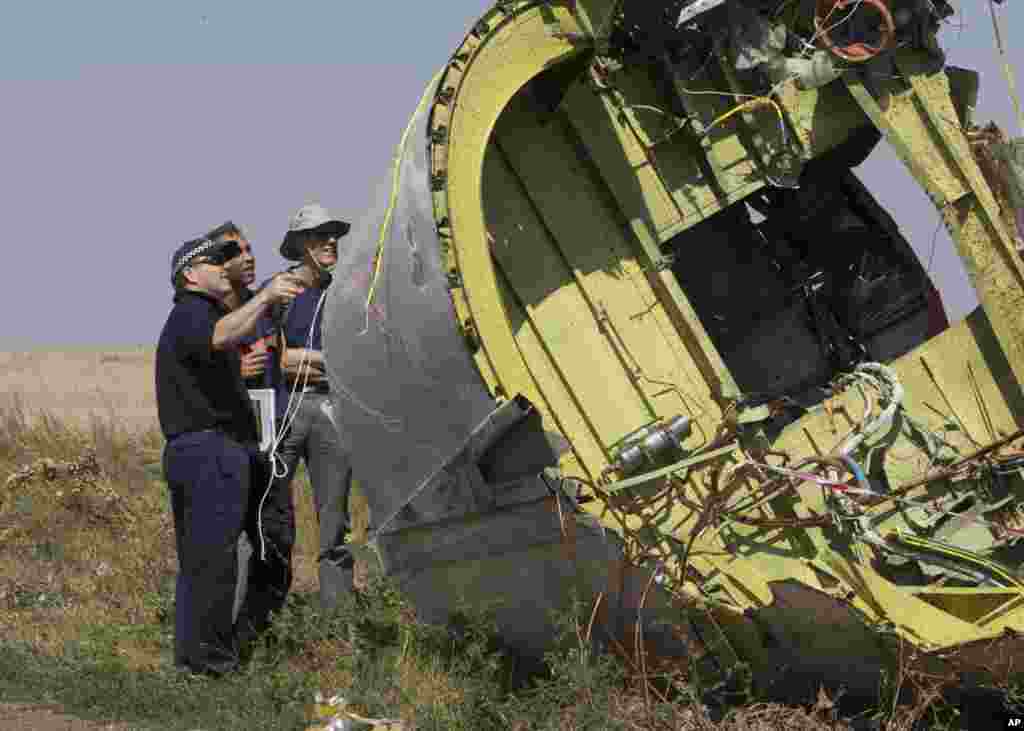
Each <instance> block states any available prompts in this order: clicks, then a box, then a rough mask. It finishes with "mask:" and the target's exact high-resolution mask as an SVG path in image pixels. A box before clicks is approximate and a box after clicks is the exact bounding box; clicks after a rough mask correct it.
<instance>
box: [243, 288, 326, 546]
mask: <svg viewBox="0 0 1024 731" xmlns="http://www.w3.org/2000/svg"><path fill="white" fill-rule="evenodd" d="M326 297H327V290H326V289H325V290H324V291H323V293H322V294H321V295H320V299H319V300H318V301H317V303H316V309H315V310H314V311H313V320H312V322H311V323H310V326H309V334H308V335H307V336H306V347H305V348H303V350H302V357H301V358H300V359H299V374H300V378H302V379H303V382H302V390H301V391H299V400H298V402H295V391H296V389H297V388H298V386H299V378H296V379H295V381H294V383H292V391H291V393H290V394H289V396H288V405H287V406H285V410H284V418H282V420H281V428H280V429H279V430H275V434H274V436H273V439H272V440H271V443H270V478H269V479H268V480H267V489H266V490H265V491H264V493H263V497H261V498H260V504H259V507H258V508H257V509H256V525H257V528H258V532H259V534H260V560H261V561H266V560H267V541H266V538H265V537H264V535H263V503H265V502H266V500H267V497H268V496H269V495H270V491H271V489H273V487H274V478H283V477H286V476H287V474H288V467H287V465H285V463H284V460H282V459H280V458H279V457H278V455H277V450H278V447H279V446H280V444H281V442H282V441H284V435H285V434H286V433H288V428H289V427H290V426H291V425H292V423H293V422H294V421H295V417H296V416H297V415H298V413H299V408H300V407H301V406H302V399H303V398H305V396H306V385H307V384H308V383H309V369H308V368H306V362H307V361H308V360H309V352H310V350H312V347H313V331H314V330H315V329H316V319H317V317H318V316H319V315H320V308H321V307H322V306H323V303H324V299H326ZM282 341H283V338H282ZM281 349H282V350H283V351H284V353H282V357H287V352H288V343H287V342H286V341H283V342H282V343H281ZM281 375H282V377H283V376H284V369H282V370H281ZM293 402H294V403H295V408H294V409H293V408H292V404H293ZM278 463H280V465H281V466H282V468H283V469H284V471H283V472H282V473H280V474H279V473H278V471H277V466H278Z"/></svg>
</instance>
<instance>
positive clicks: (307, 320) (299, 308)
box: [284, 287, 324, 350]
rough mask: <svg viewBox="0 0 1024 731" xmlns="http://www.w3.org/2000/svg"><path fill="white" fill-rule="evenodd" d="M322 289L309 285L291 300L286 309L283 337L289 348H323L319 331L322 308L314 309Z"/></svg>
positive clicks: (322, 313)
mask: <svg viewBox="0 0 1024 731" xmlns="http://www.w3.org/2000/svg"><path fill="white" fill-rule="evenodd" d="M323 293H324V290H323V289H322V288H320V287H310V288H308V289H306V290H304V291H303V292H302V294H300V295H299V296H298V297H296V298H295V300H294V301H293V302H292V306H291V308H290V310H289V311H288V317H287V319H286V320H285V322H284V339H285V342H287V344H288V347H289V348H309V349H310V350H323V340H322V337H321V333H320V322H321V321H322V320H323V318H324V309H323V307H321V308H320V312H317V311H316V306H317V303H318V302H320V296H321V295H322V294H323ZM314 313H316V322H313V314H314ZM310 326H312V328H313V342H312V344H310V345H307V343H309V328H310Z"/></svg>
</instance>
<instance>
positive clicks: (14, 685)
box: [0, 403, 951, 731]
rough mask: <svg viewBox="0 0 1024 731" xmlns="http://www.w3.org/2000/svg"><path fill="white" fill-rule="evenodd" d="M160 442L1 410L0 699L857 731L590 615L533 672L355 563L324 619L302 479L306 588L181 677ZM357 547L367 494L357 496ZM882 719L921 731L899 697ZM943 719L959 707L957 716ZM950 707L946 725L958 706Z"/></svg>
mask: <svg viewBox="0 0 1024 731" xmlns="http://www.w3.org/2000/svg"><path fill="white" fill-rule="evenodd" d="M161 449H162V440H161V438H160V435H159V433H157V432H155V431H150V432H147V433H143V434H128V433H126V432H124V431H123V430H121V429H120V428H118V427H117V425H116V421H115V418H114V417H113V416H111V417H110V418H109V419H107V420H103V419H97V420H95V421H94V422H93V424H92V425H91V426H90V427H89V428H88V429H75V428H72V427H71V426H69V425H67V424H64V423H63V422H61V421H60V420H59V419H56V418H54V417H53V416H52V415H44V416H43V418H41V419H39V420H37V421H32V422H30V421H29V420H28V419H27V418H26V417H25V414H24V411H23V410H21V409H20V407H19V405H18V404H16V403H15V404H14V405H12V406H10V407H7V408H6V409H2V408H0V638H2V639H0V657H2V658H3V662H0V697H2V698H3V699H4V700H5V701H9V702H14V701H22V702H31V703H38V702H45V703H55V704H58V705H60V706H61V707H63V708H64V709H65V710H66V712H68V713H72V714H74V715H77V716H80V717H82V718H88V719H97V720H103V721H107V722H109V721H120V722H126V723H128V724H130V726H131V727H132V728H139V729H171V730H172V731H173V730H176V729H181V730H182V731H194V730H195V729H203V730H204V731H214V730H217V731H220V730H222V729H223V730H230V729H246V730H247V731H250V730H252V729H275V730H280V729H306V728H308V727H310V725H311V723H312V718H313V716H312V711H313V699H314V696H315V694H316V693H318V692H319V693H323V694H324V696H326V697H329V696H332V695H334V694H339V693H340V694H341V695H343V696H344V697H345V698H346V700H347V701H348V703H349V707H350V708H351V709H352V710H355V711H356V712H358V713H360V714H362V715H364V716H369V717H386V718H395V717H398V718H402V719H405V720H406V721H410V722H412V723H413V724H414V727H415V728H416V729H418V730H420V731H423V730H426V729H437V730H438V731H441V730H444V731H460V730H465V731H478V730H480V729H514V730H516V731H526V730H527V729H530V730H537V731H549V730H550V731H562V730H563V729H564V730H568V729H623V730H625V729H630V730H636V729H645V730H646V729H650V730H654V729H685V730H696V729H718V728H720V729H741V728H742V729H755V730H756V729H775V728H779V729H781V728H799V729H826V728H847V726H846V725H845V724H843V723H841V722H840V721H838V720H836V719H835V715H836V713H837V710H836V709H835V708H831V707H829V704H828V703H824V702H823V703H819V705H818V706H817V707H815V708H793V707H785V706H780V705H774V704H757V703H753V704H748V705H744V706H739V707H734V708H730V709H728V712H727V713H724V715H723V714H722V713H721V712H719V713H718V715H719V716H721V717H719V718H716V719H715V720H712V712H711V711H710V710H709V709H708V708H706V707H705V706H704V705H702V703H701V702H700V701H699V700H698V699H697V698H696V697H695V692H694V691H693V687H692V685H691V684H690V683H689V681H688V669H687V668H675V669H670V670H669V671H667V673H666V674H665V675H663V676H662V677H658V678H648V679H646V680H645V679H644V678H641V677H640V676H639V675H638V674H637V673H636V672H635V671H634V669H633V668H632V666H631V665H630V662H629V660H628V659H627V658H623V657H620V656H618V655H616V654H595V653H594V652H593V651H592V649H591V644H590V642H589V641H588V638H587V637H585V636H584V634H585V633H583V632H582V631H581V630H580V627H581V626H586V618H587V617H588V616H589V614H590V612H589V609H590V607H584V606H577V607H576V608H575V610H574V611H569V612H567V613H566V614H565V616H563V617H561V618H560V622H559V625H560V627H561V641H560V642H559V643H558V644H557V647H558V650H557V651H555V652H552V653H551V654H550V655H549V656H548V657H547V658H546V660H545V662H544V663H542V664H539V665H538V664H529V663H524V662H523V661H522V658H518V657H517V656H516V654H515V653H514V652H512V651H510V650H509V649H508V648H504V647H502V646H501V644H500V643H499V642H498V640H497V639H496V637H495V632H494V626H493V621H492V619H491V617H489V616H488V615H487V614H486V613H485V612H482V611H468V610H467V611H463V612H459V613H456V614H455V615H453V617H452V621H451V623H450V624H449V626H446V627H438V626H433V625H426V624H424V623H422V622H420V621H418V620H417V618H416V615H415V612H414V611H413V610H412V608H411V607H410V606H409V605H408V604H407V603H406V601H405V599H404V598H403V596H402V595H401V593H400V592H399V591H398V590H397V589H396V588H395V587H394V586H393V585H391V584H390V583H389V582H388V581H386V580H385V579H383V578H381V577H378V576H372V575H370V574H369V573H368V572H367V571H366V570H365V567H360V571H357V576H359V580H360V583H361V584H362V586H363V588H362V591H361V593H360V594H359V596H358V597H357V598H356V599H354V600H352V601H349V602H348V603H346V604H344V605H343V606H341V607H339V608H338V609H336V610H334V611H331V612H324V611H323V610H321V609H320V608H319V605H318V603H317V601H316V585H315V576H316V566H315V556H316V546H317V541H316V525H315V518H314V515H313V508H312V498H311V495H310V489H309V485H308V480H306V478H305V476H304V473H302V472H300V474H299V477H298V479H297V480H296V486H295V489H296V503H297V522H298V530H299V542H298V545H297V547H296V556H295V565H296V582H295V590H294V591H293V593H292V594H291V596H290V597H289V600H288V602H287V604H286V605H285V607H284V609H283V610H282V611H281V612H280V614H279V615H278V616H277V617H276V618H275V622H274V624H273V627H272V629H271V631H270V632H269V634H268V637H267V640H268V641H267V642H266V643H265V644H261V645H260V646H259V647H258V649H257V650H256V652H255V654H254V656H253V658H252V660H251V662H250V663H249V664H248V665H247V666H246V667H245V669H244V670H243V671H242V672H240V673H238V674H236V675H234V676H231V677H227V678H222V679H218V680H211V679H206V678H200V677H193V676H190V675H185V674H182V673H180V672H178V671H176V670H174V669H173V668H172V666H171V663H170V658H171V654H172V646H173V637H172V630H173V626H172V624H173V602H174V596H173V588H174V577H175V572H176V569H177V566H176V561H175V557H174V548H173V546H174V542H173V533H172V529H171V520H170V516H169V514H168V512H169V511H168V502H167V495H166V487H165V485H164V484H163V482H162V481H161V478H162V475H161V472H160V467H159V458H160V451H161ZM90 453H91V454H95V455H96V457H97V459H98V461H99V464H100V465H101V467H102V474H101V475H100V476H99V477H98V478H97V479H95V480H93V481H92V482H90V483H88V484H84V485H83V484H78V483H76V482H75V480H74V479H71V478H66V477H62V476H56V477H47V476H46V475H45V474H43V473H42V472H40V474H37V475H35V476H33V477H28V478H25V479H22V480H16V481H14V482H11V483H9V482H8V479H7V478H8V477H9V476H11V475H13V474H15V472H16V471H17V470H18V469H20V468H21V467H23V466H25V465H31V464H32V463H33V462H35V461H36V460H44V459H49V460H57V461H71V462H76V461H77V462H82V461H83V458H84V457H85V455H88V454H90ZM352 512H353V517H354V522H355V527H356V533H357V537H358V535H359V534H360V533H361V532H362V531H364V530H365V526H366V522H367V515H366V507H365V502H364V501H362V500H361V499H360V498H359V497H358V496H356V498H355V500H354V505H353V510H352ZM883 708H885V709H886V710H885V711H884V712H882V711H879V712H877V714H876V715H878V716H879V725H878V726H877V728H880V729H885V730H886V731H896V730H897V729H909V728H912V727H913V722H914V720H913V718H912V716H913V713H914V712H916V711H921V712H922V713H930V714H931V719H932V721H934V723H933V725H932V726H931V727H934V728H941V726H940V725H938V722H939V721H940V720H941V721H943V722H945V720H946V719H940V718H939V717H938V716H937V715H936V709H942V708H944V706H943V705H942V703H941V699H939V700H936V702H935V703H934V704H933V708H932V710H931V711H922V709H921V708H919V707H918V708H916V711H915V707H914V706H900V705H899V704H895V703H892V702H891V699H890V700H889V701H887V702H886V703H885V705H884V706H883ZM945 708H947V709H948V707H945ZM945 715H946V716H951V714H950V713H946V714H945Z"/></svg>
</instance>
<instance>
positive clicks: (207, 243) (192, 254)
mask: <svg viewBox="0 0 1024 731" xmlns="http://www.w3.org/2000/svg"><path fill="white" fill-rule="evenodd" d="M219 246H220V244H218V243H217V242H216V241H211V240H210V239H202V240H201V241H198V242H197V243H196V245H195V246H194V247H192V248H191V249H189V250H188V251H186V252H185V253H184V254H182V255H181V256H180V257H179V259H178V261H177V262H176V263H175V264H174V271H172V272H171V279H174V278H175V277H176V276H178V274H180V273H181V270H182V269H184V268H185V267H187V266H188V264H189V262H190V261H192V260H193V259H195V258H196V257H197V256H199V255H200V254H202V253H203V252H204V251H209V250H210V249H212V248H214V247H219Z"/></svg>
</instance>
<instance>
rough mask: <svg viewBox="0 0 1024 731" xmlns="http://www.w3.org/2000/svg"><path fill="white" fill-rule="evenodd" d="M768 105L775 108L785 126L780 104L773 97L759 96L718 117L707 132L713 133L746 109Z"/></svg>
mask: <svg viewBox="0 0 1024 731" xmlns="http://www.w3.org/2000/svg"><path fill="white" fill-rule="evenodd" d="M768 104H770V105H771V106H772V107H774V108H775V113H776V114H777V115H778V116H779V122H781V123H783V124H784V123H785V122H784V118H783V116H782V109H781V108H780V107H779V103H778V102H776V101H775V100H774V99H772V98H771V97H768V96H759V97H755V98H753V99H750V100H749V101H745V102H743V103H741V104H738V105H736V106H735V107H733V108H732V109H730V110H729V111H728V112H726V113H725V114H723V115H721V116H719V117H717V118H716V119H715V120H714V121H713V122H711V124H710V125H708V130H707V131H711V130H712V129H714V128H715V127H717V126H718V125H719V124H721V123H722V122H724V121H725V120H727V119H728V118H729V117H731V116H733V115H734V114H737V113H739V112H742V111H743V110H744V109H747V108H748V107H763V106H765V105H768Z"/></svg>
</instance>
